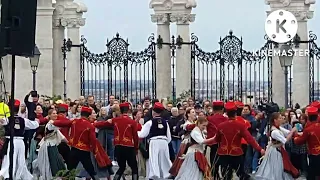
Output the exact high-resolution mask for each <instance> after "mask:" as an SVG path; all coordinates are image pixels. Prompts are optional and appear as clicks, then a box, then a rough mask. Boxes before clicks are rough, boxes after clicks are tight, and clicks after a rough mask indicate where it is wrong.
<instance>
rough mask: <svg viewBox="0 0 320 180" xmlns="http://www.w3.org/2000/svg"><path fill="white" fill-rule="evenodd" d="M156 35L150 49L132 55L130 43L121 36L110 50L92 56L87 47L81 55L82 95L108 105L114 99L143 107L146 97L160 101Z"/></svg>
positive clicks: (110, 42)
mask: <svg viewBox="0 0 320 180" xmlns="http://www.w3.org/2000/svg"><path fill="white" fill-rule="evenodd" d="M154 40H155V38H154V35H153V34H152V35H151V36H150V37H149V38H148V42H149V46H148V47H147V48H146V49H144V50H142V51H140V52H132V51H129V49H128V48H129V43H128V40H124V39H123V38H121V37H120V35H119V34H118V33H117V34H116V36H115V37H114V38H113V39H111V40H110V41H107V45H106V46H107V50H106V52H104V53H101V54H95V53H92V52H91V51H90V50H89V49H88V47H87V46H86V45H85V44H86V40H85V39H84V38H82V43H83V44H84V45H83V46H84V47H83V50H82V52H81V71H80V72H81V74H80V76H81V94H82V95H83V96H88V95H93V96H95V98H96V99H97V100H98V101H101V102H103V103H105V102H106V101H107V100H108V97H109V96H110V95H114V96H116V98H117V99H119V100H130V101H131V102H133V103H139V102H140V101H141V100H142V99H143V98H144V97H146V96H149V97H150V98H155V97H156V62H155V61H156V54H155V48H156V43H155V41H154Z"/></svg>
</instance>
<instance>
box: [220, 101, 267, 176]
mask: <svg viewBox="0 0 320 180" xmlns="http://www.w3.org/2000/svg"><path fill="white" fill-rule="evenodd" d="M224 109H225V110H226V112H227V115H228V118H229V120H228V121H226V122H223V123H221V124H219V126H218V132H217V134H216V141H217V143H219V147H218V151H217V152H218V155H219V165H220V166H221V173H222V176H223V179H225V180H230V179H232V175H233V174H232V172H233V170H235V171H237V175H238V176H239V177H240V179H241V180H242V179H243V180H244V179H248V177H247V176H246V174H245V173H244V172H243V169H242V168H241V163H242V162H243V160H242V159H243V153H244V152H243V150H242V149H241V139H242V138H244V139H245V140H246V141H247V142H248V144H250V145H251V146H252V147H253V148H254V149H255V150H257V151H259V152H261V154H264V150H263V149H262V148H261V147H260V146H259V145H258V143H257V142H256V141H255V140H254V139H253V137H252V136H251V135H250V133H249V131H248V130H247V129H246V127H245V125H244V124H242V123H239V122H238V121H236V112H237V106H236V104H235V103H234V102H227V103H226V104H225V107H224Z"/></svg>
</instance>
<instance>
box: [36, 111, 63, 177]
mask: <svg viewBox="0 0 320 180" xmlns="http://www.w3.org/2000/svg"><path fill="white" fill-rule="evenodd" d="M48 115H49V119H50V120H52V121H55V120H57V116H58V115H57V111H56V110H54V109H50V110H49V112H48ZM66 141H67V140H66V138H65V137H64V135H63V134H62V133H61V132H60V130H59V128H57V127H55V126H53V125H52V124H50V123H48V124H47V125H46V126H45V135H44V137H43V138H42V140H41V141H40V143H39V147H40V148H39V150H38V158H37V159H36V160H35V161H34V162H33V167H34V169H37V170H38V172H39V176H40V179H41V180H47V179H52V178H53V177H55V176H56V174H57V172H58V171H60V170H65V169H66V166H65V164H64V161H63V159H62V156H61V155H60V153H59V151H58V145H59V144H60V143H61V142H66Z"/></svg>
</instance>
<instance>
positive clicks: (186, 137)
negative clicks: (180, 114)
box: [169, 107, 197, 177]
mask: <svg viewBox="0 0 320 180" xmlns="http://www.w3.org/2000/svg"><path fill="white" fill-rule="evenodd" d="M196 118H197V117H196V112H195V110H194V108H191V107H189V108H187V110H186V113H185V119H186V122H185V123H184V124H182V125H181V127H177V128H176V131H178V132H180V129H181V131H182V132H183V133H184V134H183V136H182V142H181V144H180V148H179V151H178V153H177V156H176V159H175V160H174V161H173V164H172V166H171V168H170V170H169V172H170V174H171V175H172V176H173V177H175V176H177V174H178V172H179V169H180V167H181V165H182V163H183V158H182V155H183V154H185V153H186V152H187V147H188V144H189V143H190V133H191V131H192V129H193V128H194V127H195V120H196Z"/></svg>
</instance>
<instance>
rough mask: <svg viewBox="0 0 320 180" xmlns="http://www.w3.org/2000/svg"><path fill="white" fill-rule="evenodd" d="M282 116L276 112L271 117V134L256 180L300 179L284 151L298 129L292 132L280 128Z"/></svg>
mask: <svg viewBox="0 0 320 180" xmlns="http://www.w3.org/2000/svg"><path fill="white" fill-rule="evenodd" d="M281 123H282V117H281V114H280V113H278V112H275V113H273V114H272V115H271V117H270V124H271V133H270V142H269V145H268V147H267V151H266V154H265V156H264V157H263V161H262V163H261V165H260V167H259V169H258V171H257V173H256V175H255V179H256V180H292V179H295V178H297V177H299V171H298V170H297V169H296V168H295V167H294V166H293V165H292V164H291V162H290V158H289V155H288V153H287V151H286V150H285V149H284V145H285V144H286V142H288V141H290V140H291V138H292V136H293V134H294V133H295V132H296V128H293V129H292V130H291V131H289V130H286V129H285V128H282V127H280V125H281Z"/></svg>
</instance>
